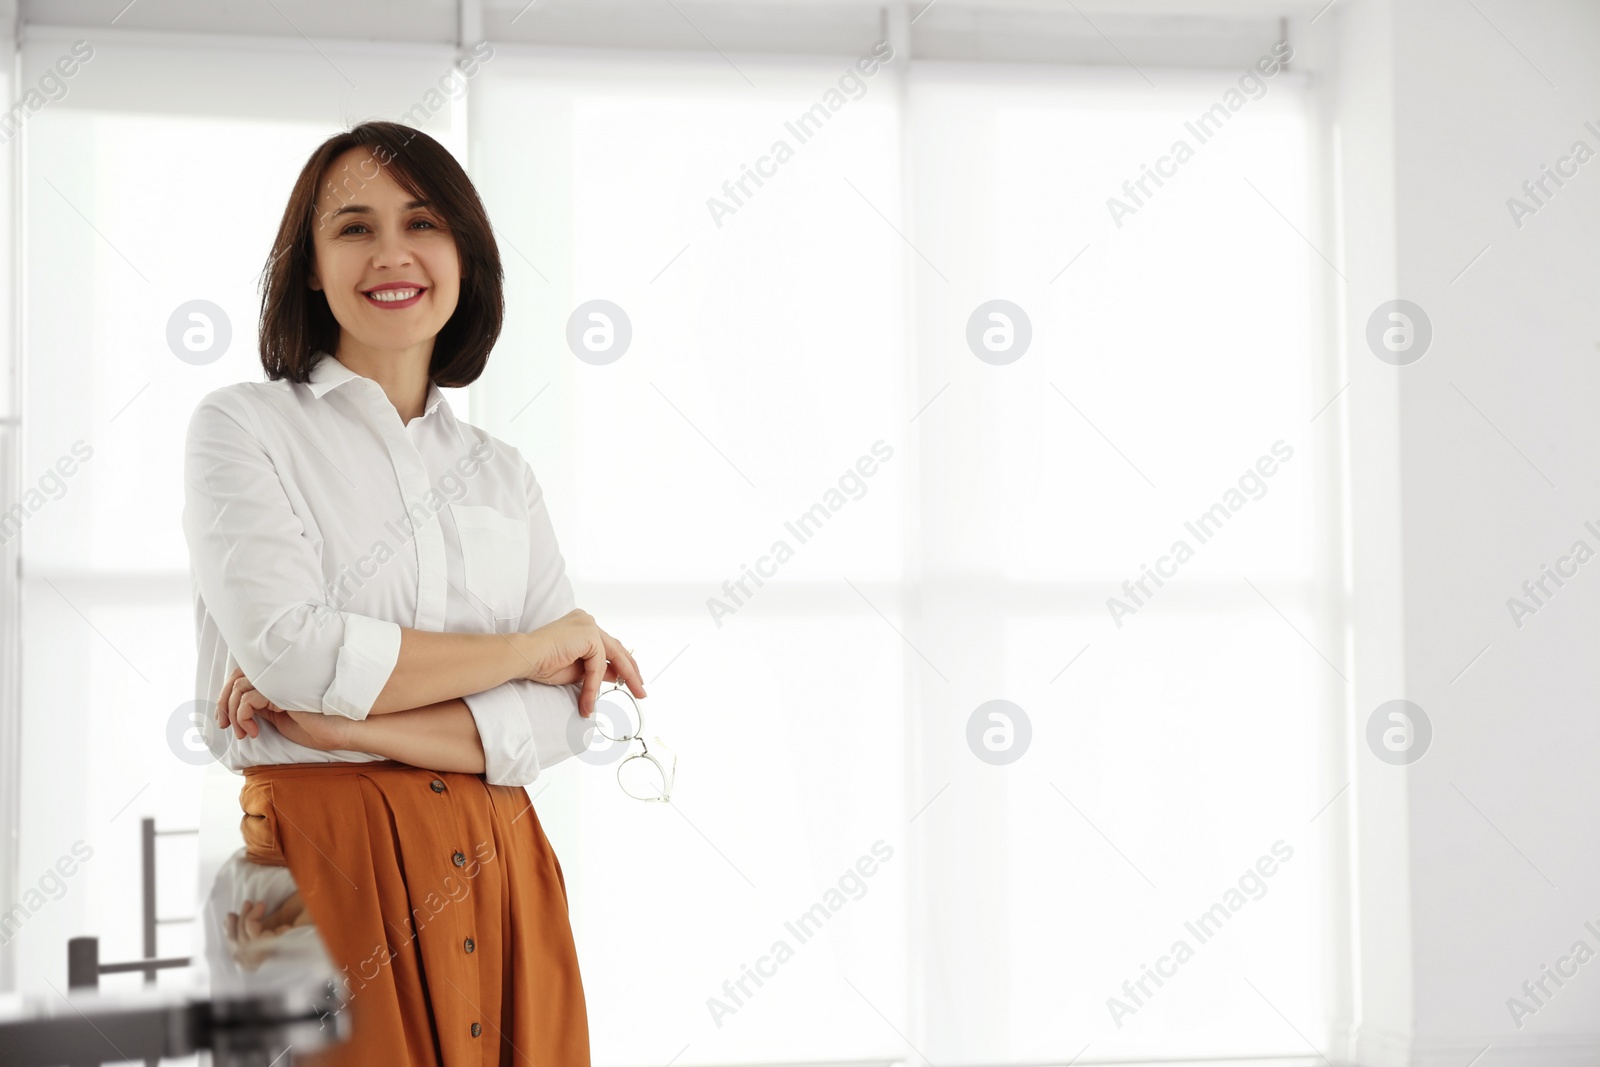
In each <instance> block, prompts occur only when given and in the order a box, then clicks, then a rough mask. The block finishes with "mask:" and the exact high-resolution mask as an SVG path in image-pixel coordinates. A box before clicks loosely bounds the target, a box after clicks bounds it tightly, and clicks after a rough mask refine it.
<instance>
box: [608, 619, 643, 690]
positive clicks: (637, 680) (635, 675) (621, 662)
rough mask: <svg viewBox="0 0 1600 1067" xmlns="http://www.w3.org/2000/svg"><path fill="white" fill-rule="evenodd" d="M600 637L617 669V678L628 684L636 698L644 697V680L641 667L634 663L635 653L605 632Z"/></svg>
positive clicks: (612, 663)
mask: <svg viewBox="0 0 1600 1067" xmlns="http://www.w3.org/2000/svg"><path fill="white" fill-rule="evenodd" d="M600 637H601V639H602V640H603V641H604V642H605V646H606V654H607V657H608V658H609V659H610V660H611V665H612V666H613V667H615V668H616V673H617V676H618V677H619V678H620V679H621V680H622V681H625V682H627V683H628V688H629V689H630V690H631V691H632V692H633V695H634V696H636V697H642V696H644V695H645V692H644V678H643V677H641V676H640V674H639V665H638V664H637V663H635V662H634V659H633V653H631V652H629V651H628V650H627V649H625V648H623V647H622V642H621V641H618V640H617V639H616V638H615V637H612V636H611V635H610V634H608V633H606V632H605V631H604V630H601V631H600Z"/></svg>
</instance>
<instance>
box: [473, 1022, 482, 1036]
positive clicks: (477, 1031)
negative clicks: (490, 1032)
mask: <svg viewBox="0 0 1600 1067" xmlns="http://www.w3.org/2000/svg"><path fill="white" fill-rule="evenodd" d="M481 1033H483V1027H481V1026H479V1025H478V1024H477V1023H473V1024H472V1036H473V1037H477V1036H478V1035H479V1034H481Z"/></svg>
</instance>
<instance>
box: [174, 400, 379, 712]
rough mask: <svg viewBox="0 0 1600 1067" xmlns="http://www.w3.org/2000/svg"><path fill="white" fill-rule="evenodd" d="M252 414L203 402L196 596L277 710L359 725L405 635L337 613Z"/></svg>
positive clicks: (191, 467) (193, 497)
mask: <svg viewBox="0 0 1600 1067" xmlns="http://www.w3.org/2000/svg"><path fill="white" fill-rule="evenodd" d="M254 420H255V415H254V412H253V411H251V410H250V409H249V407H248V406H247V405H244V404H239V403H237V402H232V403H229V402H225V401H223V400H222V399H220V398H218V397H217V396H216V395H215V394H213V395H210V396H207V397H206V398H205V399H203V400H202V401H201V402H200V405H199V406H198V407H197V408H196V409H195V412H194V415H193V416H192V417H191V418H190V421H189V429H188V436H187V439H186V442H185V451H184V504H183V532H184V537H185V538H186V539H187V541H188V543H189V560H190V567H191V572H192V574H193V577H194V581H195V584H196V588H197V589H198V591H199V593H200V596H201V598H202V599H203V600H204V601H205V606H206V609H207V610H208V611H209V612H210V613H211V616H212V617H213V618H214V619H215V620H216V624H217V629H218V630H219V631H220V632H221V633H222V636H223V639H224V640H225V641H226V642H227V645H228V651H229V653H231V654H232V656H233V659H234V660H235V662H237V663H238V664H239V667H240V669H242V670H243V671H244V673H245V677H247V678H249V679H250V681H251V683H252V684H254V685H255V687H256V688H257V689H259V690H260V691H261V692H262V693H263V694H265V695H266V697H267V698H268V699H269V700H271V701H272V702H273V703H275V704H277V705H278V706H279V707H282V708H287V709H291V710H296V711H320V712H324V713H327V714H333V715H343V716H345V717H347V718H351V719H363V718H365V717H366V716H367V713H368V712H369V711H371V709H372V705H373V702H374V701H375V700H376V699H377V697H378V694H379V693H380V692H381V691H382V690H383V686H384V684H385V683H386V682H387V681H388V680H389V676H390V674H391V673H392V672H393V671H394V667H395V664H396V663H397V662H398V661H399V658H400V626H399V625H398V624H397V623H394V622H390V621H387V620H384V619H376V618H373V617H371V616H369V615H358V614H356V613H354V612H348V611H336V610H334V608H333V607H331V606H330V605H329V604H328V602H327V599H326V597H325V595H324V582H323V574H322V566H321V561H320V560H319V559H318V556H317V552H316V549H315V547H314V546H313V545H312V544H311V542H310V540H308V539H307V537H306V533H305V527H304V524H303V523H302V522H301V521H300V519H299V518H298V517H297V516H296V515H295V513H294V509H293V507H292V506H291V504H290V501H289V497H288V494H287V493H286V491H285V489H284V486H283V483H282V480H281V478H280V475H279V473H278V470H277V468H276V466H275V465H274V463H273V461H272V457H271V456H270V455H269V454H268V453H267V451H266V449H265V447H264V446H263V445H262V443H261V437H260V435H259V433H252V432H251V426H252V425H253V423H254Z"/></svg>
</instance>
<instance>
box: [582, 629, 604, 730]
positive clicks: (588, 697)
mask: <svg viewBox="0 0 1600 1067" xmlns="http://www.w3.org/2000/svg"><path fill="white" fill-rule="evenodd" d="M595 633H596V637H595V640H594V643H593V644H592V645H590V647H589V651H588V654H587V655H585V656H584V657H583V688H582V689H581V690H579V692H578V714H579V715H582V716H583V717H584V718H588V717H589V716H590V715H593V714H594V705H595V702H596V701H597V700H599V699H600V685H601V683H602V682H603V681H605V676H606V645H605V631H603V630H601V629H600V628H599V627H598V626H597V627H595Z"/></svg>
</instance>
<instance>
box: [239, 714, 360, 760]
mask: <svg viewBox="0 0 1600 1067" xmlns="http://www.w3.org/2000/svg"><path fill="white" fill-rule="evenodd" d="M256 714H257V715H258V716H259V717H260V718H263V719H265V720H267V721H268V722H270V723H271V724H272V728H273V729H274V730H277V731H278V732H279V733H280V734H282V735H283V736H284V737H287V738H288V739H289V740H291V741H293V742H294V743H295V744H297V745H304V746H305V747H307V748H316V749H321V750H322V751H324V752H329V751H332V750H333V749H336V748H340V749H358V750H359V748H360V746H358V745H357V744H356V743H355V740H354V738H355V732H356V728H357V727H358V726H359V725H360V724H359V723H357V722H356V721H355V720H354V719H347V718H345V717H344V716H343V715H327V714H324V713H323V712H320V711H284V710H283V709H282V708H279V707H277V706H276V705H269V706H267V707H265V708H262V709H261V710H260V711H258V712H256Z"/></svg>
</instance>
